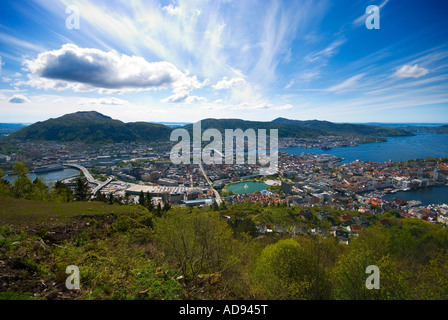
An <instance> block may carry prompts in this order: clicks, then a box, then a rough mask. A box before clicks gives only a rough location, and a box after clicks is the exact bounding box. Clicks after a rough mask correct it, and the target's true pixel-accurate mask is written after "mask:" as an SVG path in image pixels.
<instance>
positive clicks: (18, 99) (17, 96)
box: [8, 94, 31, 103]
mask: <svg viewBox="0 0 448 320" xmlns="http://www.w3.org/2000/svg"><path fill="white" fill-rule="evenodd" d="M8 102H9V103H29V102H31V101H30V100H29V99H28V98H27V97H25V96H24V95H21V94H15V95H13V96H12V97H11V98H10V99H9V100H8Z"/></svg>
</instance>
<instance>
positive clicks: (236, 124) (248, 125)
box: [184, 119, 325, 138]
mask: <svg viewBox="0 0 448 320" xmlns="http://www.w3.org/2000/svg"><path fill="white" fill-rule="evenodd" d="M184 128H185V129H187V130H189V131H192V129H193V125H192V124H190V125H187V126H185V127H184ZM209 128H215V129H218V130H219V131H220V132H221V133H224V132H225V129H242V130H247V129H255V130H258V129H266V130H268V131H267V132H266V134H267V135H269V130H270V129H278V136H279V137H280V138H315V137H318V136H320V135H324V134H325V133H324V132H322V131H319V130H315V129H312V128H302V127H297V126H292V125H289V124H283V123H274V122H263V121H246V120H240V119H205V120H202V121H201V129H202V130H206V129H209Z"/></svg>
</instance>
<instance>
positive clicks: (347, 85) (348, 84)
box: [326, 73, 365, 93]
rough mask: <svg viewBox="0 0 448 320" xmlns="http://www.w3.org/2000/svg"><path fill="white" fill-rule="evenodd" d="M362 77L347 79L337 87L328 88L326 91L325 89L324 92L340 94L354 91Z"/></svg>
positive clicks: (362, 75) (362, 74)
mask: <svg viewBox="0 0 448 320" xmlns="http://www.w3.org/2000/svg"><path fill="white" fill-rule="evenodd" d="M364 76H365V74H364V73H361V74H357V75H355V76H353V77H350V78H349V79H347V80H345V81H343V82H342V83H339V84H337V85H334V86H332V87H329V88H328V89H326V91H329V92H337V93H340V92H346V91H351V90H354V89H356V88H357V86H358V81H359V80H360V79H362V78H363V77H364Z"/></svg>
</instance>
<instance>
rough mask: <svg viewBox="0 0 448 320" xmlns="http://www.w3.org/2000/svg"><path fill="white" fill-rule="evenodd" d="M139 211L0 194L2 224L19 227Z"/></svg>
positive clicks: (99, 204) (129, 207) (137, 208)
mask: <svg viewBox="0 0 448 320" xmlns="http://www.w3.org/2000/svg"><path fill="white" fill-rule="evenodd" d="M129 212H131V213H138V212H141V209H140V208H139V207H137V206H119V205H116V206H110V205H108V204H105V203H101V202H71V203H57V202H44V201H34V200H23V199H14V198H9V197H3V196H0V224H2V225H6V224H11V225H15V226H17V227H21V226H27V225H30V224H41V223H46V224H52V223H58V222H62V223H63V222H67V221H68V220H70V219H72V218H74V217H78V216H82V215H96V214H104V213H114V214H117V215H118V214H123V213H129Z"/></svg>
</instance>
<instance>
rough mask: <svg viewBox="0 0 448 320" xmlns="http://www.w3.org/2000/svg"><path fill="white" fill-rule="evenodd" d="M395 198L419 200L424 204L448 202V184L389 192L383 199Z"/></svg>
mask: <svg viewBox="0 0 448 320" xmlns="http://www.w3.org/2000/svg"><path fill="white" fill-rule="evenodd" d="M394 198H398V199H401V200H406V201H410V200H418V201H420V202H421V203H422V205H423V206H427V205H429V204H442V203H448V186H445V187H429V188H423V189H415V190H410V191H399V192H397V193H388V194H386V195H384V196H383V199H384V200H386V201H392V199H394Z"/></svg>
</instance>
